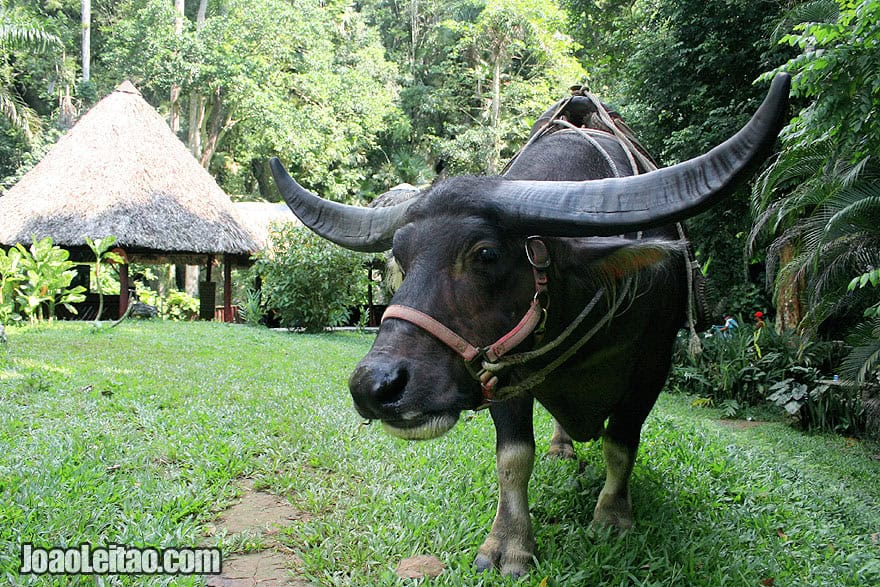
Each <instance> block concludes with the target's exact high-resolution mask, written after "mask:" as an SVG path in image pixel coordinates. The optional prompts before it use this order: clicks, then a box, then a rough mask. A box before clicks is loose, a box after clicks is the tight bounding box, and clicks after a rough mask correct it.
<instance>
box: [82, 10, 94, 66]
mask: <svg viewBox="0 0 880 587" xmlns="http://www.w3.org/2000/svg"><path fill="white" fill-rule="evenodd" d="M91 75H92V0H82V81H83V82H88V81H89V79H91Z"/></svg>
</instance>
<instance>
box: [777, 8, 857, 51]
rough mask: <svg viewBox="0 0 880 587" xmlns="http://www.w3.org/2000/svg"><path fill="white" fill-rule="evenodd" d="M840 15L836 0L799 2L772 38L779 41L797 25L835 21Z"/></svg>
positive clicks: (787, 14)
mask: <svg viewBox="0 0 880 587" xmlns="http://www.w3.org/2000/svg"><path fill="white" fill-rule="evenodd" d="M839 17H840V7H839V6H838V5H837V2H835V1H834V0H813V1H812V2H805V3H803V4H798V5H797V6H795V7H794V8H792V9H791V10H789V11H788V12H787V13H786V14H785V17H784V18H783V19H782V20H781V21H780V22H779V24H778V25H776V28H775V29H774V30H773V34H772V36H771V40H772V42H773V44H776V43H778V42H779V41H780V40H781V39H782V37H784V36H785V35H787V34H788V33H790V32H791V31H792V30H793V29H794V27H795V26H796V25H799V24H804V23H808V22H835V21H836V20H837V19H838V18H839Z"/></svg>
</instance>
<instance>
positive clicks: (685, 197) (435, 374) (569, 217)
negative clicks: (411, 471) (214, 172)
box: [271, 75, 789, 439]
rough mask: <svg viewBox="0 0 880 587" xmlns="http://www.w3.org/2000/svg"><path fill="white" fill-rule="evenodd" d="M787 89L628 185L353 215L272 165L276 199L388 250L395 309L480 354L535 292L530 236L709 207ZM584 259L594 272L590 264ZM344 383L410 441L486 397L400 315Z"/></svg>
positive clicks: (518, 186)
mask: <svg viewBox="0 0 880 587" xmlns="http://www.w3.org/2000/svg"><path fill="white" fill-rule="evenodd" d="M788 86H789V78H788V76H786V75H779V76H777V78H776V79H775V80H774V81H773V85H772V87H771V89H770V92H769V94H768V96H767V98H766V99H765V101H764V103H763V104H762V105H761V107H760V108H759V109H758V111H757V112H756V113H755V115H754V116H753V117H752V119H751V121H750V122H749V123H748V124H747V125H746V126H745V127H743V128H742V129H741V130H740V131H739V132H738V133H737V134H736V135H734V136H733V137H731V138H730V139H728V140H727V141H725V142H724V143H722V144H721V145H719V146H718V147H716V148H714V149H712V150H711V151H709V152H708V153H706V154H704V155H701V156H699V157H697V158H695V159H691V160H689V161H686V162H683V163H680V164H678V165H675V166H672V167H668V168H664V169H659V170H657V171H653V172H651V173H647V174H644V175H638V176H632V177H623V178H610V179H597V180H591V181H524V180H510V179H505V178H499V177H489V178H477V177H461V178H453V179H449V180H446V181H444V182H441V183H439V184H437V185H435V186H434V187H432V188H431V189H430V190H428V191H427V192H425V193H424V194H423V195H421V196H419V197H416V198H413V199H410V200H408V201H405V202H403V203H400V204H397V205H394V206H388V207H379V208H361V207H354V206H346V205H343V204H338V203H335V202H330V201H327V200H323V199H321V198H320V197H318V196H316V195H314V194H312V193H310V192H308V191H306V190H305V189H303V188H302V187H301V186H300V185H299V184H298V183H297V182H296V181H294V180H293V179H292V178H291V177H290V176H289V175H288V174H287V172H286V171H285V170H284V168H283V167H282V165H281V163H280V162H279V161H278V160H277V159H273V161H272V162H271V166H272V172H273V175H274V177H275V181H276V183H277V184H278V186H279V188H280V190H281V193H282V195H283V196H284V199H285V201H286V202H287V204H288V205H289V206H290V208H291V210H293V212H294V213H295V214H296V215H297V216H298V217H299V218H300V220H301V221H302V222H303V223H304V224H305V225H306V226H308V227H309V228H311V229H312V230H313V231H315V232H316V233H318V234H319V235H321V236H323V237H325V238H327V239H329V240H331V241H333V242H335V243H337V244H339V245H341V246H343V247H346V248H349V249H353V250H357V251H365V252H379V251H384V250H387V249H389V248H392V250H393V255H394V258H395V259H396V261H397V263H398V264H399V266H400V268H401V270H402V271H403V273H404V279H403V282H402V285H401V286H400V288H399V289H398V290H397V292H396V293H395V295H394V297H393V299H392V303H393V304H397V305H403V306H407V307H409V308H414V309H416V310H419V311H421V312H423V313H425V314H427V315H430V316H431V317H432V318H433V319H435V320H436V321H438V322H439V323H442V324H443V325H444V326H446V327H448V328H449V329H450V330H452V331H454V332H455V333H457V334H458V335H459V336H461V337H462V338H463V339H466V340H467V341H469V342H470V343H472V344H473V345H476V346H485V345H489V344H491V343H493V342H495V341H496V340H497V339H498V338H499V337H501V336H503V335H504V334H505V333H506V332H508V331H510V330H511V328H512V327H514V326H515V325H516V324H517V322H518V321H519V320H520V318H521V317H522V316H523V314H524V313H525V312H526V311H527V310H528V308H529V304H530V302H531V301H532V299H533V297H534V295H535V285H534V280H533V278H532V268H531V266H530V265H529V262H528V261H527V259H526V256H525V254H523V250H522V247H523V242H524V240H525V238H526V237H528V236H529V235H533V234H539V235H542V236H545V237H571V238H584V237H608V236H613V235H620V234H623V233H628V232H635V231H640V230H647V229H651V228H655V227H660V226H663V225H667V224H671V223H674V222H677V221H680V220H683V219H684V218H686V217H689V216H692V215H694V214H696V213H698V212H700V211H702V210H705V209H706V208H708V207H709V206H711V205H713V204H714V203H716V202H717V201H719V200H720V199H721V198H723V197H724V196H725V195H726V194H728V193H730V192H731V191H732V190H733V189H735V188H736V187H737V186H738V185H740V184H741V183H742V182H743V181H744V180H745V179H747V178H748V177H749V176H750V175H751V173H752V172H753V171H754V169H755V167H756V166H758V165H759V164H760V163H761V162H762V161H763V160H764V158H765V157H766V156H767V154H768V152H769V150H770V148H771V147H772V144H773V142H774V141H775V138H776V136H777V134H778V132H779V130H780V128H781V127H782V125H783V123H784V119H785V113H786V109H787V97H788ZM581 255H583V253H582V252H581ZM599 256H601V255H596V257H599ZM579 258H584V259H586V263H589V262H590V255H589V254H587V255H586V256H585V257H583V256H582V257H579ZM349 387H350V390H351V394H352V398H353V399H354V403H355V406H356V408H357V410H358V412H359V413H360V414H361V415H362V416H364V417H365V418H369V419H379V420H382V422H383V424H384V426H385V428H386V430H387V431H389V432H390V433H392V434H394V435H396V436H400V437H403V438H409V439H420V438H432V437H435V436H439V435H441V434H443V433H444V432H446V431H447V430H449V429H450V428H452V426H454V425H455V423H456V421H457V420H458V416H459V413H460V412H461V411H462V410H467V409H473V408H476V407H477V406H479V405H480V404H481V401H482V400H481V390H480V385H479V383H478V382H477V381H476V380H475V379H474V378H473V376H472V373H471V372H470V371H469V369H468V367H467V365H466V363H465V361H464V360H463V359H462V357H461V356H459V354H458V353H457V352H456V351H455V350H453V349H452V348H450V346H449V345H448V344H444V343H443V342H441V341H440V340H439V339H438V338H437V337H436V336H434V335H432V334H430V333H429V332H427V331H426V330H425V329H424V328H421V327H419V326H416V325H415V324H413V323H410V322H408V321H405V320H400V319H389V320H386V321H384V322H383V324H382V326H381V328H380V330H379V334H378V336H377V338H376V341H375V343H374V345H373V348H372V349H371V350H370V352H369V354H368V355H367V356H366V357H365V358H364V359H363V360H361V362H360V363H358V365H357V367H356V368H355V370H354V372H353V373H352V375H351V379H350V381H349Z"/></svg>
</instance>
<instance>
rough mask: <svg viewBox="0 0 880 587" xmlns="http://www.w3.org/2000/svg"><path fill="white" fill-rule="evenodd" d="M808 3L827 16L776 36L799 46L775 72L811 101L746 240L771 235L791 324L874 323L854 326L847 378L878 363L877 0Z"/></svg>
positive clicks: (768, 177) (787, 137)
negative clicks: (790, 78) (797, 52)
mask: <svg viewBox="0 0 880 587" xmlns="http://www.w3.org/2000/svg"><path fill="white" fill-rule="evenodd" d="M819 8H822V10H819ZM813 9H814V10H813V12H811V13H810V14H813V15H815V14H820V15H824V17H825V18H827V21H826V22H806V23H803V24H799V25H797V26H796V27H795V32H793V33H792V34H789V35H786V36H784V37H783V39H782V41H783V42H784V43H787V44H789V45H792V46H794V47H798V48H799V49H801V50H802V53H801V54H800V55H798V56H797V57H795V58H794V59H792V60H790V61H789V62H788V63H787V64H786V65H784V66H783V67H782V68H781V69H785V70H788V71H790V72H792V73H793V74H794V83H793V93H794V94H795V95H796V96H799V97H802V98H804V99H808V100H809V102H808V103H807V105H806V106H805V107H804V108H803V109H802V110H801V112H800V113H799V115H798V116H797V117H796V118H795V119H794V120H793V121H792V123H791V125H790V126H789V127H788V128H787V129H786V131H785V134H784V137H783V150H782V152H781V153H780V155H779V158H778V159H777V160H776V162H775V163H774V164H773V165H772V166H771V167H770V168H769V169H768V170H767V171H766V172H765V173H764V174H763V176H762V177H761V181H760V182H759V183H757V184H756V187H755V190H754V194H753V203H754V207H755V212H756V217H757V220H756V224H755V227H754V229H753V231H752V235H751V242H752V244H753V245H754V246H757V245H758V244H759V243H761V242H763V241H762V240H761V239H762V237H764V236H765V235H769V236H771V237H773V238H772V242H771V244H770V246H769V249H768V268H770V271H768V274H769V275H770V276H771V277H775V285H776V291H777V294H778V295H779V296H780V297H781V299H780V303H779V305H780V306H784V305H785V304H789V305H791V306H794V307H795V308H799V309H801V311H800V312H794V313H795V315H794V316H793V317H792V318H793V319H792V320H791V322H792V324H791V326H797V327H799V328H801V329H803V330H805V331H807V332H811V333H815V332H822V331H824V332H829V333H831V334H835V335H838V336H840V335H842V334H843V333H844V332H846V330H847V329H848V327H851V326H852V325H853V324H854V323H855V322H858V320H859V318H860V317H862V316H863V315H864V316H865V317H867V318H868V319H869V320H870V322H868V323H865V324H863V325H861V326H859V327H858V328H857V329H856V330H854V331H853V335H854V338H852V339H851V340H852V341H853V342H854V343H855V347H854V350H853V353H852V354H851V355H850V359H849V360H848V362H847V365H848V367H849V369H848V372H847V374H848V375H851V376H853V377H854V378H855V379H857V380H859V381H863V380H864V379H865V377H866V376H867V375H868V374H869V373H871V372H873V370H874V368H875V367H876V366H877V364H878V361H877V357H878V354H877V350H878V349H877V345H878V342H877V341H878V337H877V336H876V334H877V332H878V330H877V327H878V324H877V323H876V319H877V318H876V310H875V308H876V307H877V303H878V301H880V298H878V293H880V290H878V289H877V288H876V287H870V288H869V287H864V286H866V285H868V284H871V285H875V284H876V283H877V277H876V274H875V271H874V270H875V269H876V267H878V266H880V165H878V162H877V159H876V157H877V153H878V152H880V121H878V118H877V112H878V111H880V92H878V88H880V86H878V79H880V52H878V51H877V45H878V44H880V4H878V3H877V2H874V1H871V0H865V1H862V2H854V3H853V2H842V3H841V4H840V5H839V6H835V5H833V3H831V5H829V3H828V2H821V3H818V2H817V3H815V4H814V5H813ZM798 14H803V10H802V11H801V12H800V13H798ZM776 268H778V271H777V270H776Z"/></svg>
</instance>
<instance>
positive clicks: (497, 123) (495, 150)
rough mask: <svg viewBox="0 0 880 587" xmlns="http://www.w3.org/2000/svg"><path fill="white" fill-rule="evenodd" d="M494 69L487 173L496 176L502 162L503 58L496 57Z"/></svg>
mask: <svg viewBox="0 0 880 587" xmlns="http://www.w3.org/2000/svg"><path fill="white" fill-rule="evenodd" d="M493 61H494V67H493V68H492V110H491V117H490V129H491V132H492V153H491V154H490V155H489V164H488V169H487V172H488V173H489V175H496V174H497V173H498V168H499V165H500V162H501V56H500V55H495V56H494V59H493Z"/></svg>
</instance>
